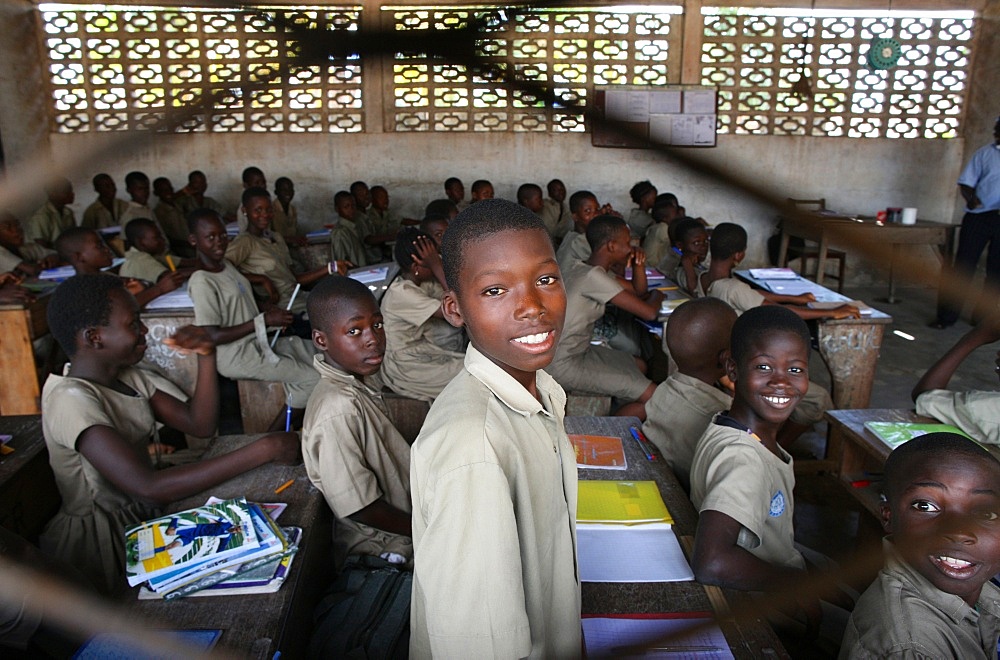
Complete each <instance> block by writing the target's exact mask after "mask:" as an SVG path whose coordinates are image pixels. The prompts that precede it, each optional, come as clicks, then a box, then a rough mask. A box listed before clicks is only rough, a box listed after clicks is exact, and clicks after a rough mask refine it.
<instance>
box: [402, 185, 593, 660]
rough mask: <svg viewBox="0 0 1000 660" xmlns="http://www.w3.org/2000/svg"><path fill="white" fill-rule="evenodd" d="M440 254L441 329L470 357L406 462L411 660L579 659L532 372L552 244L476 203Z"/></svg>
mask: <svg viewBox="0 0 1000 660" xmlns="http://www.w3.org/2000/svg"><path fill="white" fill-rule="evenodd" d="M442 248H443V249H442V252H443V259H444V270H445V277H446V280H447V282H448V286H449V288H450V290H449V291H448V292H447V293H446V294H445V297H444V301H443V305H444V307H443V309H444V314H445V318H446V319H447V320H448V321H449V322H450V323H451V324H452V325H455V326H464V327H465V328H466V330H467V332H468V334H469V338H470V341H471V345H470V346H469V349H468V352H467V353H466V357H465V367H464V369H463V370H462V371H461V372H459V374H458V375H457V376H456V377H455V378H454V380H452V381H451V383H450V384H449V385H448V386H447V387H446V388H445V389H444V390H443V391H442V392H441V395H440V396H439V397H438V398H437V400H435V402H434V405H433V406H431V410H430V413H429V414H428V416H427V420H426V422H425V423H424V427H423V430H422V431H421V433H420V436H419V437H418V438H417V440H416V442H415V443H414V445H413V449H412V453H411V463H410V484H411V493H412V497H413V544H414V550H415V562H416V565H415V574H414V582H413V599H412V609H411V619H410V622H411V638H410V654H411V656H412V657H415V658H427V657H431V656H432V655H433V656H435V657H462V658H465V657H469V658H481V657H518V658H524V657H532V658H542V657H546V658H547V657H560V658H562V657H574V656H578V655H580V651H581V645H580V635H581V631H580V582H579V577H578V574H577V570H576V521H575V519H576V515H575V514H576V465H575V461H574V460H573V449H572V446H571V445H570V444H569V441H568V439H567V437H566V432H565V431H564V429H563V410H564V408H565V403H566V396H565V393H564V392H563V390H562V388H560V387H559V385H558V384H556V382H555V381H554V380H553V379H552V378H551V377H550V376H549V375H548V374H546V373H545V372H544V371H541V369H543V368H544V367H546V366H547V365H548V364H549V363H550V362H551V361H552V357H553V355H554V354H555V347H556V344H557V342H558V340H559V338H560V335H561V334H562V327H563V319H564V315H565V311H566V293H565V291H564V289H563V285H562V282H561V280H560V274H559V267H558V265H557V264H556V260H555V255H554V254H553V251H552V243H551V241H550V240H549V237H548V234H547V233H546V231H545V227H544V225H543V224H542V223H541V221H540V220H538V218H536V217H535V216H534V215H533V214H532V213H531V212H530V211H528V210H526V209H524V208H522V207H519V206H517V205H516V204H513V203H511V202H507V201H503V200H484V201H481V202H478V203H477V204H475V205H473V206H471V207H469V208H468V209H467V210H465V211H463V212H462V213H461V214H459V216H458V217H457V218H456V219H455V221H454V222H452V224H451V225H450V226H449V228H448V231H447V232H446V233H445V235H444V244H443V246H442Z"/></svg>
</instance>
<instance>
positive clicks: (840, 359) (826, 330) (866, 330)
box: [817, 322, 885, 409]
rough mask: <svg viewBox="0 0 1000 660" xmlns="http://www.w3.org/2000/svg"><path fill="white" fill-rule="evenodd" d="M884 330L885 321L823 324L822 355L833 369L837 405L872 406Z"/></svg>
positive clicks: (821, 324) (853, 407)
mask: <svg viewBox="0 0 1000 660" xmlns="http://www.w3.org/2000/svg"><path fill="white" fill-rule="evenodd" d="M884 332H885V325H883V324H881V323H837V322H827V323H824V322H820V323H819V330H818V333H817V335H818V336H817V340H818V343H819V354H820V356H821V357H822V358H823V361H824V362H825V363H826V366H827V368H828V369H829V370H830V376H831V379H832V381H833V392H832V394H833V404H834V407H835V408H838V409H855V408H867V407H868V401H869V399H871V395H872V384H873V383H874V381H875V366H876V364H877V362H878V353H879V349H880V348H881V347H882V335H883V334H884Z"/></svg>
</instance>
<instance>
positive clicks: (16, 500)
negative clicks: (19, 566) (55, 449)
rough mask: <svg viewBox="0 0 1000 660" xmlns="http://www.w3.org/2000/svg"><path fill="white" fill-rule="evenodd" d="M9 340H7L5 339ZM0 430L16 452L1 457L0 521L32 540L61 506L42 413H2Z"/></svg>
mask: <svg viewBox="0 0 1000 660" xmlns="http://www.w3.org/2000/svg"><path fill="white" fill-rule="evenodd" d="M5 341H6V340H5ZM0 433H2V434H4V435H12V436H14V437H13V439H12V440H11V441H10V446H11V447H13V448H14V453H13V454H8V455H7V456H4V457H3V460H0V525H2V526H3V527H5V528H6V529H8V530H10V531H12V532H14V533H15V534H17V535H18V536H21V537H23V538H25V539H27V540H29V541H31V542H32V543H37V542H38V535H39V534H40V533H41V531H42V529H43V528H44V527H45V524H46V523H47V522H48V521H49V519H50V518H51V517H52V516H54V515H55V513H56V511H58V510H59V503H60V499H59V490H58V488H56V480H55V476H54V475H53V474H52V468H51V467H50V466H49V452H48V450H46V448H45V438H44V437H42V418H41V416H40V415H17V416H3V417H0Z"/></svg>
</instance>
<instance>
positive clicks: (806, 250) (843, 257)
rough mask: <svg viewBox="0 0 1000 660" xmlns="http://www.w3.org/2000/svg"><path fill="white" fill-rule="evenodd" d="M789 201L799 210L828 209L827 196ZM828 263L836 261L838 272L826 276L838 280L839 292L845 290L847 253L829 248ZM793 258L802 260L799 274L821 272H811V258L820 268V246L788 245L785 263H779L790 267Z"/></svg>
mask: <svg viewBox="0 0 1000 660" xmlns="http://www.w3.org/2000/svg"><path fill="white" fill-rule="evenodd" d="M788 203H789V204H790V205H791V206H794V207H795V209H796V210H799V211H825V210H826V198H825V197H820V198H818V199H794V198H792V197H789V198H788ZM826 258H827V260H828V261H827V263H833V262H836V264H837V272H836V274H833V273H825V275H824V276H825V277H829V278H831V279H835V280H837V293H843V291H844V281H845V279H846V278H847V253H846V252H844V251H843V250H834V249H827V251H826ZM792 259H799V260H800V264H801V265H800V267H799V274H800V275H801V276H802V277H813V278H815V277H816V276H817V275H818V274H819V273H818V271H817V272H816V273H812V274H809V273H808V270H809V260H810V259H815V260H816V267H817V269H818V268H819V247H818V246H817V245H815V244H812V243H806V244H805V245H804V246H802V247H799V246H798V245H791V244H789V246H788V253H787V254H786V255H785V263H783V264H778V265H779V266H781V267H782V268H787V267H788V262H789V261H791V260H792Z"/></svg>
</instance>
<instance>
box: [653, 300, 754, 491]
mask: <svg viewBox="0 0 1000 660" xmlns="http://www.w3.org/2000/svg"><path fill="white" fill-rule="evenodd" d="M735 322H736V312H734V311H733V308H732V307H730V306H729V305H727V304H726V303H724V302H722V301H721V300H718V299H717V298H699V299H698V300H689V301H688V302H686V303H684V304H683V305H681V306H680V307H678V308H677V309H676V310H675V311H674V313H673V314H671V315H670V323H668V324H667V327H666V329H665V333H666V336H665V339H666V342H667V348H668V349H669V350H670V356H671V357H672V358H673V359H674V361H675V362H676V363H677V371H675V372H674V373H672V374H670V376H669V377H668V378H667V379H666V380H665V381H663V382H662V383H660V384H659V385H658V386H657V387H656V391H654V392H653V396H652V397H650V399H649V401H647V402H646V422H645V423H644V424H643V425H642V432H643V433H645V434H646V437H647V438H649V439H650V440H651V441H652V442H653V444H655V445H656V446H657V447H658V448H659V450H660V455H661V456H662V457H663V459H664V460H665V461H666V462H667V465H669V466H670V468H671V469H672V470H673V471H674V474H675V475H677V480H678V481H680V482H681V485H682V486H684V489H685V490H687V491H690V489H691V476H690V474H691V461H692V459H693V458H694V452H695V447H696V446H697V444H698V438H700V437H701V434H702V433H704V432H705V429H706V428H708V425H709V423H710V422H711V421H712V418H713V417H715V414H716V413H718V412H720V411H723V410H728V409H729V408H730V406H731V405H732V402H733V399H732V396H731V395H730V394H729V392H728V390H726V389H725V388H724V387H723V386H722V385H720V384H719V382H720V381H721V380H722V379H723V377H724V376H725V375H726V360H727V359H728V358H729V338H730V334H731V333H732V329H733V323H735Z"/></svg>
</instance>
